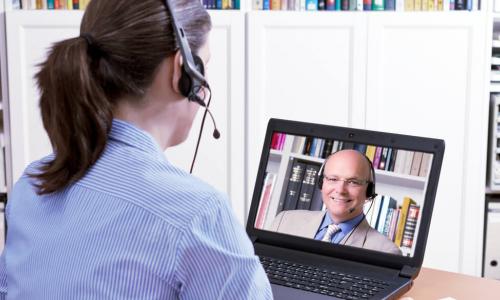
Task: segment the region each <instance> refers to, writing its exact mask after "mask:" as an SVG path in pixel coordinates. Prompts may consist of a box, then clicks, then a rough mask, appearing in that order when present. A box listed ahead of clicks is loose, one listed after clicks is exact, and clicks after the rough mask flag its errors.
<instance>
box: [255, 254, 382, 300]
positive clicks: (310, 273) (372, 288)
mask: <svg viewBox="0 0 500 300" xmlns="http://www.w3.org/2000/svg"><path fill="white" fill-rule="evenodd" d="M260 261H261V263H262V266H263V267H264V270H265V271H266V274H267V277H269V281H270V282H271V283H273V284H278V285H283V286H288V287H292V288H296V289H300V290H304V291H308V292H313V293H318V294H323V295H328V296H334V297H337V298H341V299H370V298H373V297H375V295H377V294H378V293H379V292H381V291H382V290H384V289H385V288H386V287H387V286H388V285H389V284H388V283H387V282H384V281H381V280H378V279H371V278H367V277H362V276H354V275H350V274H345V273H340V272H335V271H331V270H326V269H321V268H316V267H313V266H307V265H302V264H298V263H292V262H289V261H284V260H280V259H275V258H270V257H264V256H261V257H260Z"/></svg>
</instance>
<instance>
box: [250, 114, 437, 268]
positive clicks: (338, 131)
mask: <svg viewBox="0 0 500 300" xmlns="http://www.w3.org/2000/svg"><path fill="white" fill-rule="evenodd" d="M444 148H445V147H444V141H443V140H439V139H432V138H424V137H416V136H408V135H400V134H392V133H387V132H377V131H369V130H360V129H352V128H345V127H337V126H327V125H320V124H312V123H303V122H295V121H288V120H279V119H271V120H270V121H269V124H268V128H267V132H266V138H265V141H264V147H263V150H262V155H261V161H260V165H259V171H258V174H257V180H256V184H255V188H254V192H253V198H252V204H251V207H250V213H249V217H248V223H247V232H248V234H249V235H250V236H251V237H252V238H253V239H254V240H255V241H257V242H260V243H265V244H271V245H276V246H280V247H286V248H290V249H297V250H301V251H305V252H310V253H319V254H324V255H328V256H332V257H337V258H345V259H349V260H355V261H360V262H366V263H371V264H375V265H380V266H386V267H391V268H402V267H403V266H409V267H413V268H417V269H418V268H419V267H420V266H421V265H422V261H423V257H424V251H425V245H426V241H427V236H428V231H429V225H430V221H431V216H432V210H433V206H434V199H435V194H436V190H437V185H438V180H439V174H440V170H441V164H442V159H443V154H444ZM346 149H352V150H356V151H358V152H360V153H362V154H363V155H365V156H366V157H367V158H368V159H369V160H370V162H371V164H372V165H373V172H374V176H371V177H374V179H375V180H374V184H373V185H371V186H367V188H368V192H367V195H366V198H368V199H367V200H366V201H365V203H364V207H363V213H361V214H358V215H356V217H357V219H356V222H355V223H353V222H354V221H352V222H351V223H352V224H351V226H354V229H356V228H358V227H359V226H360V223H361V221H358V220H363V219H364V220H366V222H368V224H369V225H370V227H372V228H373V229H374V230H376V231H377V232H378V233H373V232H371V234H373V235H379V234H380V235H381V236H383V237H380V236H379V237H377V239H378V240H381V239H383V240H384V243H386V242H387V241H388V242H389V243H393V244H394V247H392V248H395V249H399V250H400V253H399V254H391V253H388V252H387V251H386V250H384V251H382V250H380V249H379V250H374V249H373V248H371V246H369V245H368V246H367V244H363V246H362V245H357V246H348V245H349V238H350V236H348V235H347V233H345V234H344V235H345V236H344V239H343V240H342V241H341V242H335V243H330V242H322V241H320V240H318V238H320V237H321V235H322V234H321V233H320V232H319V231H320V230H321V226H318V228H317V230H318V231H317V232H310V230H309V231H308V232H309V233H308V236H307V237H305V236H304V232H303V230H302V228H299V229H297V230H298V231H297V232H295V231H294V230H295V229H291V231H290V230H288V231H286V233H284V232H283V231H282V230H281V229H278V231H275V230H276V224H277V220H278V219H279V220H280V222H281V221H282V219H280V218H283V217H282V216H289V215H290V214H291V213H290V211H294V212H293V214H294V215H295V216H302V215H303V216H304V218H305V219H307V218H309V216H315V218H316V219H317V218H318V217H317V216H318V215H323V217H322V219H321V222H320V223H319V224H320V225H324V224H325V223H324V222H323V221H325V218H326V216H327V215H329V217H330V216H332V214H334V213H333V212H332V213H331V214H330V212H329V211H328V208H327V205H325V203H326V202H324V201H323V197H325V198H327V197H328V196H326V195H323V193H322V190H324V191H325V194H326V193H327V192H326V189H325V188H323V189H320V187H319V186H318V180H319V181H321V182H327V183H331V182H336V183H340V184H345V185H347V186H350V187H354V188H356V186H355V185H356V184H358V185H359V184H361V182H356V180H355V179H354V180H350V179H352V178H330V177H328V174H324V175H325V176H327V177H328V181H324V180H323V179H321V178H318V175H320V174H321V173H322V172H323V169H322V166H323V163H324V161H325V158H327V157H328V156H329V155H330V154H332V153H336V152H337V151H340V150H346ZM346 180H347V181H346ZM370 189H372V190H371V191H370ZM374 193H376V194H378V195H377V196H376V197H373V196H375V195H373V194H374ZM368 194H369V195H368ZM369 198H372V199H369ZM330 208H332V206H330ZM332 210H334V209H333V208H332ZM350 211H353V210H352V209H351V210H349V211H348V212H350ZM322 212H323V213H322ZM353 217H355V216H353ZM331 218H332V217H330V219H331ZM353 219H354V218H353ZM300 222H302V220H300ZM306 223H307V222H306ZM289 227H290V226H289ZM280 228H281V227H280ZM291 228H294V226H293V224H292V226H291ZM367 228H368V227H367ZM324 230H325V229H324V228H323V234H324ZM299 231H300V233H299ZM306 231H307V230H306ZM314 231H316V229H314ZM366 232H368V231H366ZM365 239H366V237H365Z"/></svg>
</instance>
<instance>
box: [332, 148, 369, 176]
mask: <svg viewBox="0 0 500 300" xmlns="http://www.w3.org/2000/svg"><path fill="white" fill-rule="evenodd" d="M334 164H339V165H345V167H346V168H349V169H351V170H352V172H353V173H355V174H357V176H358V177H360V178H359V179H363V180H366V181H373V178H371V163H370V162H369V161H368V158H367V157H366V156H365V155H364V154H362V153H360V152H359V151H356V150H352V149H346V150H340V151H337V152H335V153H332V154H331V155H330V156H328V157H327V159H326V161H325V170H326V169H327V166H329V165H334ZM325 170H324V171H325Z"/></svg>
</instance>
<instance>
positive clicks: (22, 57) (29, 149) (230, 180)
mask: <svg viewBox="0 0 500 300" xmlns="http://www.w3.org/2000/svg"><path fill="white" fill-rule="evenodd" d="M210 14H211V16H212V22H213V30H212V33H211V41H210V44H211V56H212V57H211V60H210V63H209V64H208V66H207V73H208V78H209V81H210V83H211V87H212V93H213V99H212V104H211V107H210V108H211V111H212V113H213V114H214V117H215V118H216V120H217V126H218V128H219V131H220V132H221V138H220V139H219V140H217V141H215V140H213V138H212V134H211V133H212V130H213V124H212V121H211V120H210V119H208V116H207V120H206V125H205V130H204V135H203V138H202V141H201V145H200V151H199V153H198V158H197V163H196V166H195V172H194V173H195V175H198V176H199V177H201V178H202V179H204V180H206V181H208V182H209V183H211V184H213V185H214V186H215V187H216V188H218V189H219V190H221V191H223V192H226V193H228V194H229V195H230V198H231V200H232V201H233V203H232V204H233V208H234V210H235V212H236V214H237V217H238V219H239V220H240V221H241V222H243V218H244V213H245V209H244V208H245V203H244V197H243V195H244V192H243V188H244V187H243V174H244V171H243V166H244V162H243V147H244V146H243V145H244V137H243V133H244V129H243V126H244V123H243V122H244V118H243V115H244V111H243V109H244V79H243V78H244V33H245V31H244V16H243V14H242V13H241V12H237V11H230V12H229V11H221V12H219V11H217V12H214V11H210ZM6 15H7V22H6V26H7V45H8V46H7V47H8V53H7V56H8V63H9V66H8V67H9V68H8V72H9V73H8V78H9V92H10V96H9V104H10V121H11V133H10V139H11V145H12V169H13V170H12V171H13V172H12V173H13V175H12V176H13V181H14V182H15V181H16V180H17V179H18V178H19V177H20V176H21V174H22V172H23V170H24V168H25V167H26V166H27V165H28V164H29V163H30V162H31V161H33V160H36V159H39V158H41V157H43V156H45V155H47V154H49V153H50V152H52V147H51V145H50V142H49V139H48V136H47V134H46V132H45V130H44V128H43V125H42V121H41V117H40V111H39V107H38V101H39V93H38V90H37V87H36V84H35V81H34V79H33V76H34V75H35V74H36V72H37V70H38V68H37V64H39V63H40V62H42V61H43V60H44V59H45V58H46V55H47V50H48V47H49V46H50V45H51V44H52V43H54V42H56V41H59V40H61V39H66V38H69V37H74V36H78V35H79V27H80V20H81V17H82V16H83V13H82V12H81V11H64V12H63V11H61V12H59V11H58V12H54V11H26V10H23V11H9V12H7V13H6ZM202 113H203V110H201V109H200V111H199V114H198V116H197V119H196V121H195V123H194V124H193V127H192V131H191V135H190V137H189V140H188V141H187V142H186V143H184V144H183V145H181V146H179V147H176V149H172V150H171V151H170V150H169V152H168V153H167V157H168V158H169V160H170V161H172V162H173V163H174V164H176V165H178V166H180V167H182V168H184V169H186V170H189V166H190V163H191V159H192V157H193V153H194V147H195V140H196V137H197V134H198V131H199V125H200V121H201V116H202Z"/></svg>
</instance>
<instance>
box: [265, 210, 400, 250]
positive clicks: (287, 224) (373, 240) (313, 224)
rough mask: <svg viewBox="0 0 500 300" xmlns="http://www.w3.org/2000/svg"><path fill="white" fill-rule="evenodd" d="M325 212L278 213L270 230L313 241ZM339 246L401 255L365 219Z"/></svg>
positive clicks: (296, 211) (295, 211)
mask: <svg viewBox="0 0 500 300" xmlns="http://www.w3.org/2000/svg"><path fill="white" fill-rule="evenodd" d="M325 213H326V211H310V210H287V211H282V212H280V213H279V214H278V215H277V216H276V218H275V219H274V222H273V224H272V227H271V230H272V231H277V232H280V233H285V234H290V235H296V236H300V237H305V238H310V239H314V236H315V235H316V232H317V231H318V229H319V226H320V225H321V222H322V221H323V217H324V216H325ZM339 244H341V245H348V246H353V247H360V248H365V249H371V250H376V251H382V252H387V253H392V254H398V255H401V250H400V249H399V248H398V247H397V246H396V244H394V243H393V242H392V241H391V240H390V239H388V238H387V237H386V236H385V235H383V234H381V233H380V232H378V231H377V230H375V229H373V228H372V227H370V224H368V222H367V221H366V219H365V218H363V220H362V221H361V223H360V224H359V225H358V226H357V227H355V228H354V229H353V231H352V232H349V233H348V234H346V236H345V237H344V238H343V239H342V240H341V241H340V243H339Z"/></svg>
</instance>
